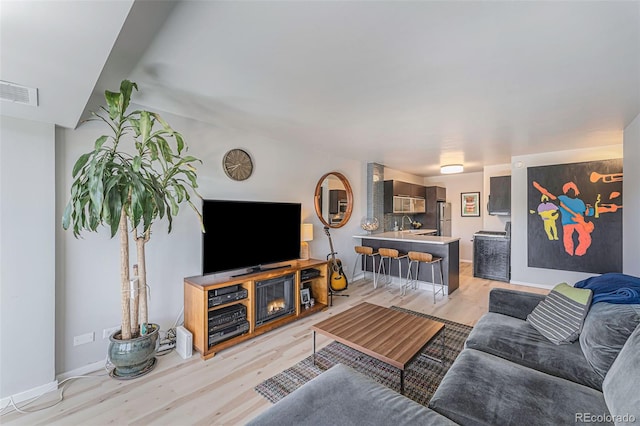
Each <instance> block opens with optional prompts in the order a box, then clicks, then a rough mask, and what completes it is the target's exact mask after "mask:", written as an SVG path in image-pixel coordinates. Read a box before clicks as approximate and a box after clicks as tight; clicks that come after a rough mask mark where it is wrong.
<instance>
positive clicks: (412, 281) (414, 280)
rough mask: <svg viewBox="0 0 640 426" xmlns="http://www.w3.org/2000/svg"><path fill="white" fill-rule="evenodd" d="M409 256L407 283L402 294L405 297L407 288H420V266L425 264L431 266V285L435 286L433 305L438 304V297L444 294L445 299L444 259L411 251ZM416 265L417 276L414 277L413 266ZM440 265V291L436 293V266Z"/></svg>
mask: <svg viewBox="0 0 640 426" xmlns="http://www.w3.org/2000/svg"><path fill="white" fill-rule="evenodd" d="M407 256H408V257H409V271H407V281H406V282H405V285H404V286H403V287H402V294H403V295H404V294H405V292H406V289H407V287H413V288H414V289H415V288H417V287H418V272H419V271H420V264H421V263H425V264H427V265H431V285H432V286H433V303H434V304H435V303H436V295H437V294H438V293H440V294H442V296H443V297H444V276H443V274H442V258H441V257H437V256H433V255H431V254H430V253H422V252H419V251H410V252H409V253H408V254H407ZM414 263H415V264H416V268H415V269H416V274H415V277H414V276H413V269H412V267H413V264H414ZM436 264H437V265H438V267H439V268H438V269H439V270H440V284H439V285H440V289H439V290H438V291H436V272H435V266H436Z"/></svg>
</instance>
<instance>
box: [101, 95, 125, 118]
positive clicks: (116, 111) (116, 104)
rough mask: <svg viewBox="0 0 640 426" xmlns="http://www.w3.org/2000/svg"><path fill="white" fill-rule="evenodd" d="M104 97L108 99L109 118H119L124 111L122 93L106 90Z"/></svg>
mask: <svg viewBox="0 0 640 426" xmlns="http://www.w3.org/2000/svg"><path fill="white" fill-rule="evenodd" d="M104 99H105V100H106V101H107V106H108V107H109V118H111V119H112V120H115V119H117V118H118V117H119V116H120V115H121V112H122V109H121V105H122V104H121V102H120V93H117V92H110V91H108V90H106V91H105V92H104Z"/></svg>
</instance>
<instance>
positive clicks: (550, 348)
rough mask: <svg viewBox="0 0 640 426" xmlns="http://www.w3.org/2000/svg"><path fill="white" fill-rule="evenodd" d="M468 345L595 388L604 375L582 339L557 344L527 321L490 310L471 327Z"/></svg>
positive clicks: (598, 386)
mask: <svg viewBox="0 0 640 426" xmlns="http://www.w3.org/2000/svg"><path fill="white" fill-rule="evenodd" d="M465 347H467V348H471V349H477V350H480V351H483V352H487V353H490V354H492V355H496V356H499V357H501V358H505V359H507V360H510V361H513V362H515V363H517V364H520V365H523V366H525V367H530V368H533V369H536V370H540V371H543V372H545V373H548V374H552V375H554V376H558V377H562V378H564V379H568V380H571V381H573V382H576V383H580V384H583V385H586V386H589V387H592V388H594V389H598V390H600V389H601V387H602V379H603V378H602V377H601V376H600V375H598V374H597V373H596V372H595V371H594V370H593V369H592V368H591V366H590V365H589V363H588V362H587V360H586V358H585V356H584V354H583V353H582V350H581V349H580V344H579V343H578V342H575V343H572V344H570V345H555V344H553V343H551V342H550V341H549V340H548V339H547V338H546V337H544V336H542V335H541V334H540V333H538V331H537V330H536V329H534V328H533V327H531V325H530V324H529V323H527V322H526V321H523V320H520V319H517V318H513V317H510V316H507V315H502V314H495V313H492V312H489V313H487V314H485V315H483V316H482V318H480V320H479V321H478V323H477V324H476V325H475V326H474V327H473V330H471V334H469V337H468V338H467V341H466V342H465Z"/></svg>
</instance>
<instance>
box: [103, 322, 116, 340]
mask: <svg viewBox="0 0 640 426" xmlns="http://www.w3.org/2000/svg"><path fill="white" fill-rule="evenodd" d="M118 330H120V326H119V325H116V326H115V327H110V328H105V329H104V330H102V338H103V339H108V338H109V336H111V335H112V334H113V333H114V332H116V331H118Z"/></svg>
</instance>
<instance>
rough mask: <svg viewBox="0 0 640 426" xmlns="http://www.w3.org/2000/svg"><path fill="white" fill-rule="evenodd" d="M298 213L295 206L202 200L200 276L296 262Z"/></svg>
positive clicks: (299, 207) (291, 204)
mask: <svg viewBox="0 0 640 426" xmlns="http://www.w3.org/2000/svg"><path fill="white" fill-rule="evenodd" d="M301 214H302V206H301V204H299V203H282V202H262V201H229V200H204V202H203V205H202V218H203V221H204V229H205V232H204V233H203V234H202V273H203V275H206V274H212V273H216V272H223V271H231V270H242V269H245V271H244V272H247V273H248V272H253V271H259V270H266V269H270V267H269V265H270V264H273V263H278V262H285V261H289V260H294V259H298V258H299V257H300V221H301ZM242 273H243V271H240V273H239V274H238V275H242Z"/></svg>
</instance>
